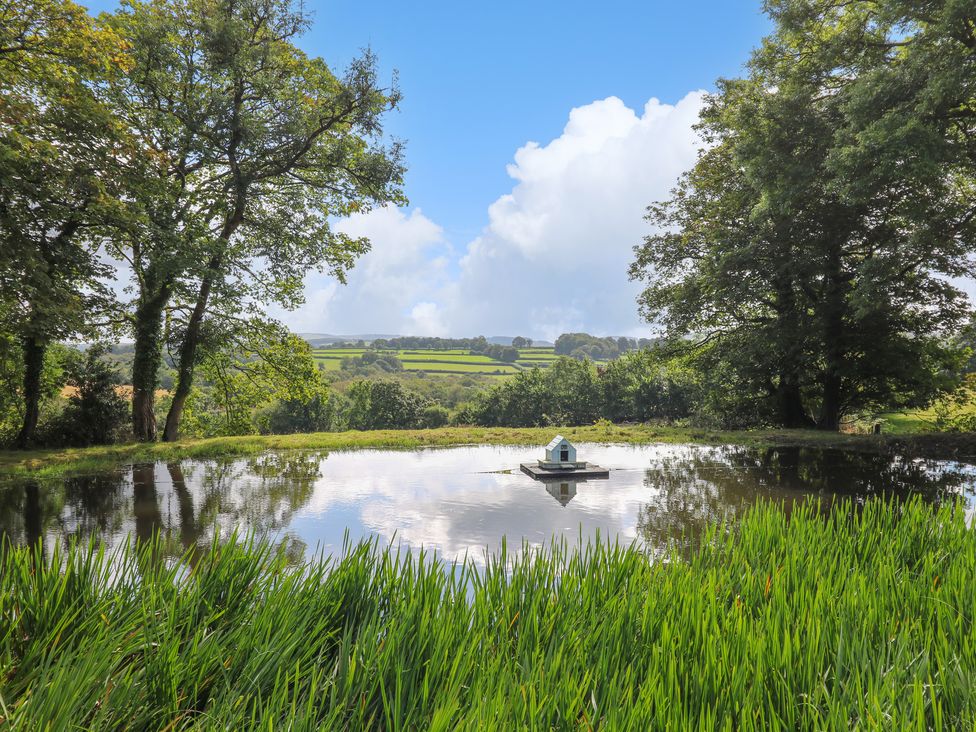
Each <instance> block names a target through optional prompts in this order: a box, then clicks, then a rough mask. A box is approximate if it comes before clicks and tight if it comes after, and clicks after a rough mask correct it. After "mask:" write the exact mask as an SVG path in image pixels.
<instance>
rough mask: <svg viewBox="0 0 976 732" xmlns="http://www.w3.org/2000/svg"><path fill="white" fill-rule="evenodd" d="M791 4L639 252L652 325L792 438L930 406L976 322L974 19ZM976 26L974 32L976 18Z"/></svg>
mask: <svg viewBox="0 0 976 732" xmlns="http://www.w3.org/2000/svg"><path fill="white" fill-rule="evenodd" d="M965 6H966V4H960V3H957V2H949V1H947V2H936V3H928V4H927V7H926V9H925V10H924V12H921V11H918V10H917V9H916V8H915V4H912V3H903V2H896V0H887V1H886V2H879V3H874V2H872V3H868V2H857V1H855V2H831V1H829V0H778V1H777V2H771V3H769V4H768V5H767V10H768V11H769V12H770V14H771V16H772V17H773V19H774V21H775V22H776V27H775V31H774V33H773V34H772V35H771V36H770V37H769V38H767V39H766V40H765V42H764V44H763V45H762V47H761V48H760V49H759V50H758V51H757V52H756V53H755V55H754V58H753V60H752V62H751V64H750V74H749V77H748V78H746V79H740V80H735V81H728V82H723V83H721V84H720V88H719V92H718V93H717V94H715V95H713V97H712V98H711V100H710V102H709V104H708V105H707V107H706V110H705V113H704V115H703V119H702V123H701V126H700V129H701V130H702V131H703V132H704V134H705V138H706V142H707V143H708V144H709V146H708V147H707V149H706V151H705V152H703V154H702V156H701V157H700V159H699V162H698V164H697V165H696V166H695V168H694V169H693V170H692V171H690V172H689V173H688V174H687V175H686V176H685V177H684V178H683V180H682V182H681V184H680V185H679V187H678V189H677V190H676V191H675V195H674V197H673V198H672V199H671V200H670V201H668V202H666V203H664V204H661V205H658V206H654V207H652V208H651V209H650V216H649V218H650V220H651V221H652V222H653V223H655V224H656V225H658V226H659V227H660V232H659V233H655V234H653V235H652V236H650V237H648V238H647V239H646V241H645V243H644V245H643V246H641V247H638V249H637V259H636V261H635V263H634V265H633V267H632V270H631V273H632V275H633V276H634V277H638V278H642V279H645V280H646V281H647V282H648V285H649V286H648V288H647V289H646V290H645V291H644V293H643V295H642V297H641V306H642V310H643V312H644V313H645V315H646V316H647V317H648V318H650V319H653V320H658V321H659V322H660V323H662V324H663V325H664V327H665V329H666V331H667V333H668V335H669V336H670V338H671V340H672V343H673V344H674V347H681V348H684V349H691V350H693V351H696V352H697V354H698V355H699V356H700V358H701V359H702V363H703V364H705V365H708V366H710V367H713V368H714V367H722V368H725V369H728V370H729V371H730V372H731V373H733V374H734V375H735V379H734V380H733V384H734V386H736V387H737V388H739V389H740V390H741V392H742V393H744V394H745V395H747V396H748V397H749V398H751V399H756V398H757V397H762V396H763V395H765V396H768V397H770V399H769V402H770V403H771V404H772V403H775V404H776V405H777V406H778V409H777V410H775V411H774V410H772V409H771V410H769V412H767V414H768V415H769V416H768V417H767V418H769V419H772V420H775V421H778V422H780V423H782V424H786V425H788V426H800V425H803V424H805V423H807V422H808V421H810V420H812V419H815V420H816V423H817V424H818V425H819V426H821V427H823V428H826V429H837V427H838V426H839V424H840V421H841V419H842V417H843V416H844V415H845V414H849V413H851V412H853V411H856V410H858V409H860V408H864V407H884V406H890V405H893V404H905V403H911V402H919V401H924V400H926V399H928V398H930V397H931V396H932V394H933V393H935V391H937V390H938V388H939V387H940V386H941V385H942V380H941V378H940V377H941V374H940V372H941V370H942V368H943V367H944V366H946V365H948V364H950V363H951V360H952V357H953V355H954V354H953V353H952V351H951V349H949V348H947V347H946V345H945V343H946V338H945V336H946V334H947V333H948V332H949V331H951V330H954V329H955V327H956V326H957V325H958V323H959V321H960V319H961V318H962V317H964V315H965V312H966V301H965V297H964V295H963V294H962V293H961V292H960V291H959V290H958V289H957V288H955V287H954V286H952V284H951V283H950V282H949V281H948V278H951V277H955V276H960V275H965V274H968V273H970V271H971V269H970V266H971V265H970V260H969V254H970V252H971V248H972V246H973V243H974V242H976V228H974V223H976V222H974V212H976V202H974V197H973V196H972V186H973V181H974V178H976V176H974V173H976V166H974V157H973V147H972V145H973V140H974V139H976V136H974V134H973V132H974V128H973V116H972V111H971V110H972V105H973V99H974V93H973V89H974V83H976V73H974V61H976V58H974V55H973V54H974V51H973V44H972V26H973V18H972V15H973V11H972V9H971V8H970V9H969V10H968V11H966V9H965ZM967 12H968V15H967V14H966V13H967Z"/></svg>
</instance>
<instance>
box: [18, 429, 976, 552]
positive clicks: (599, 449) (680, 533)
mask: <svg viewBox="0 0 976 732" xmlns="http://www.w3.org/2000/svg"><path fill="white" fill-rule="evenodd" d="M578 447H579V456H580V459H581V460H588V461H590V462H592V463H597V464H599V465H602V466H604V467H607V468H610V477H609V478H608V479H604V480H598V479H587V480H585V481H577V482H575V483H574V482H572V481H563V482H557V483H541V482H537V481H535V480H533V479H532V478H530V477H528V476H526V475H524V474H522V473H521V472H519V469H518V465H519V463H520V462H526V461H529V460H531V459H534V458H535V457H538V455H537V453H539V452H540V450H539V449H538V448H532V447H525V446H480V447H455V448H429V449H422V450H410V451H406V450H354V451H339V452H332V453H329V454H324V453H302V452H290V453H266V454H262V455H257V456H253V457H247V458H234V459H220V460H181V461H176V462H169V463H165V462H157V463H146V464H138V465H130V466H125V467H121V468H118V469H115V470H111V471H106V472H101V473H94V474H87V475H82V476H73V477H67V478H63V479H58V480H51V481H44V482H37V481H29V480H17V481H7V482H4V483H0V539H2V538H7V539H10V540H12V541H13V542H14V543H18V544H24V543H33V542H36V541H38V540H40V541H41V542H42V543H43V545H44V547H45V551H46V552H48V553H49V552H50V550H51V548H52V547H53V546H54V545H55V544H58V543H60V544H64V543H66V542H67V541H69V540H70V539H71V538H73V537H77V538H82V539H85V538H88V537H91V536H93V535H98V536H100V537H101V538H102V539H104V540H105V541H106V542H107V543H108V544H109V545H118V544H119V543H120V542H126V541H130V540H132V539H133V538H134V539H136V540H141V539H146V538H149V537H151V536H152V535H153V534H154V532H159V533H160V534H161V535H162V536H163V537H164V539H165V542H166V550H167V553H169V554H171V555H172V556H178V555H180V554H182V553H184V552H185V551H187V550H189V549H192V548H193V547H194V546H196V545H197V544H198V543H199V544H203V543H207V542H210V541H211V540H212V539H213V538H214V536H215V535H216V536H219V537H220V538H226V537H228V536H229V535H231V533H232V532H234V531H235V530H237V531H239V532H241V533H245V532H251V533H254V534H256V535H258V536H263V537H267V538H269V539H270V540H272V541H273V542H275V543H277V544H279V545H282V546H283V548H284V550H285V551H287V552H288V553H289V556H291V557H292V558H294V559H296V560H297V559H300V558H302V557H306V558H311V556H312V555H314V554H316V553H318V552H324V553H334V552H337V551H339V550H341V548H342V545H343V541H344V540H345V539H346V537H348V539H350V540H352V541H356V540H358V539H361V538H364V537H377V538H378V539H379V541H380V542H381V543H382V544H387V543H391V542H392V543H395V544H399V545H400V546H403V547H406V548H409V549H416V548H419V547H421V546H422V547H426V548H428V549H430V550H435V551H436V552H437V553H438V554H439V555H441V556H443V557H445V558H448V559H453V558H456V557H460V556H463V555H464V554H465V553H467V554H468V556H469V557H471V558H472V559H473V560H474V561H476V562H480V561H481V560H482V559H483V556H484V552H485V550H486V549H488V550H491V551H494V550H497V549H498V547H499V546H500V544H501V542H502V540H503V537H504V538H506V540H507V542H508V545H509V546H516V547H517V546H519V545H521V543H522V542H523V541H525V542H528V543H529V544H530V545H535V546H537V545H542V544H545V543H548V542H549V541H550V540H552V539H553V538H559V537H565V538H566V539H567V540H568V541H569V542H571V543H575V542H577V541H580V540H581V539H582V540H584V541H585V540H587V539H589V538H592V537H596V536H599V537H601V538H603V539H610V540H613V539H616V540H619V541H621V542H623V543H630V542H632V541H637V542H638V543H640V544H641V545H643V546H644V547H646V548H649V549H656V548H660V547H662V546H665V545H666V544H667V543H668V542H669V541H670V540H673V539H676V538H681V537H684V538H685V539H687V540H692V541H693V540H694V537H695V536H696V535H697V533H698V532H699V531H700V530H701V527H702V526H703V525H704V524H705V523H706V522H708V521H709V520H712V519H715V518H720V517H722V516H725V515H735V514H737V513H739V512H741V511H742V510H743V509H745V508H746V507H748V506H750V505H752V504H753V503H755V502H756V501H757V500H760V499H767V500H774V501H781V502H785V503H786V505H787V506H788V507H789V506H792V505H794V504H795V503H796V502H800V501H808V500H811V499H813V500H820V501H822V502H824V503H829V502H831V501H833V500H836V499H837V498H838V497H852V498H854V499H855V500H864V499H867V498H869V497H871V496H879V495H884V494H890V495H894V496H896V497H899V498H904V497H907V496H911V495H916V494H917V495H921V496H922V497H923V498H924V500H926V501H930V502H935V503H938V502H943V501H947V500H953V501H962V502H963V503H964V505H965V506H966V510H967V512H968V513H969V514H970V517H972V514H973V512H974V506H976V466H973V465H969V464H963V463H955V462H946V461H934V460H906V459H902V458H898V457H892V456H888V455H877V454H870V453H857V452H847V451H841V450H822V449H811V448H795V447H793V448H768V449H751V448H743V447H735V446H724V447H710V446H700V445H640V446H632V445H597V444H584V445H579V446H578Z"/></svg>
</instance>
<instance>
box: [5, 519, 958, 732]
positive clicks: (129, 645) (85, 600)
mask: <svg viewBox="0 0 976 732" xmlns="http://www.w3.org/2000/svg"><path fill="white" fill-rule="evenodd" d="M159 556H161V555H160V553H159V552H158V551H155V550H154V547H153V546H151V545H149V546H142V547H139V548H128V549H125V550H122V551H121V552H120V553H118V554H114V555H111V556H109V555H106V553H105V552H104V551H103V550H101V549H100V548H99V547H97V546H95V545H83V546H74V547H70V548H68V549H66V550H64V551H63V552H62V553H57V554H55V555H54V556H50V557H48V558H46V559H42V558H40V557H38V556H37V555H36V554H35V553H34V552H32V551H31V550H28V549H23V548H10V547H8V548H7V549H6V551H4V552H2V557H0V697H2V699H0V715H2V716H3V718H4V723H5V724H6V725H8V726H12V727H13V728H15V729H25V730H35V729H37V730H40V729H51V730H62V729H99V730H100V729H111V730H115V729H125V730H129V729H133V730H150V729H151V730H160V729H165V730H177V729H196V728H198V729H214V728H217V729H235V730H237V729H267V730H272V729H274V730H278V729H289V730H304V729H336V730H341V729H383V730H402V729H423V730H428V729H429V730H449V729H450V730H453V729H478V730H489V729H490V730H503V729H504V730H514V729H541V730H549V729H552V730H561V729H609V730H649V729H661V730H664V729H669V730H684V729H690V730H713V729H726V730H732V729H736V730H754V729H755V730H760V729H761V730H775V729H791V730H792V729H809V730H824V729H844V730H846V729H892V730H923V729H924V730H930V729H931V730H948V729H968V730H972V729H974V725H976V626H974V622H973V613H974V610H976V533H974V531H973V529H971V528H969V527H967V524H966V521H965V519H964V516H963V515H962V513H961V512H960V511H959V510H953V509H952V508H948V507H943V508H940V509H934V508H932V507H930V506H926V505H924V504H922V503H920V502H910V503H908V504H901V505H898V504H894V503H888V502H883V501H873V502H869V503H868V504H867V505H866V506H864V507H863V510H851V507H850V506H846V507H840V508H839V509H835V510H833V511H832V512H830V513H829V514H827V515H826V516H824V515H822V514H821V513H819V512H818V510H817V508H816V507H815V506H808V507H799V508H795V509H793V511H792V513H791V514H790V515H789V516H787V515H786V513H785V512H784V511H783V509H782V508H780V507H778V506H775V505H769V504H765V505H760V506H758V507H757V508H755V509H753V510H752V511H751V512H749V513H748V514H747V515H746V516H745V517H744V518H743V519H742V520H741V521H740V522H739V523H737V524H736V525H734V526H733V525H722V524H718V525H715V526H712V527H711V528H710V529H709V530H708V531H707V532H706V535H705V538H704V541H703V542H702V545H701V547H700V548H699V549H697V550H695V551H694V552H692V553H690V554H688V555H686V556H679V555H678V554H673V555H671V556H670V558H669V559H668V560H667V561H650V560H648V558H647V556H646V555H644V554H642V553H641V552H640V551H638V550H637V549H635V548H632V547H620V546H616V545H612V544H605V543H604V544H600V543H595V544H589V545H585V546H582V547H580V548H569V547H567V546H566V545H565V544H555V545H552V546H550V547H547V548H546V549H544V550H541V551H516V552H510V553H505V552H502V553H501V554H499V555H495V556H492V557H490V559H489V561H488V565H487V568H486V569H484V568H482V569H478V568H476V567H474V566H473V565H471V564H464V563H462V564H458V565H447V564H444V563H442V562H440V561H438V560H437V559H436V558H434V557H431V556H429V555H427V554H424V553H419V552H418V553H416V554H410V553H408V552H397V551H396V550H393V549H390V548H385V547H377V546H376V545H375V544H369V543H366V544H359V545H354V546H349V547H348V548H347V549H346V550H345V551H344V552H343V554H342V556H340V557H337V558H335V559H334V560H325V561H316V562H312V563H309V564H306V565H303V566H301V567H297V568H296V567H294V566H288V565H287V564H286V563H285V561H284V560H283V559H282V558H281V557H279V556H277V555H276V554H275V552H274V551H273V550H272V549H270V548H269V547H267V546H265V545H261V544H255V543H249V542H236V543H234V542H232V543H227V544H223V545H217V544H215V545H212V546H210V547H209V548H204V549H203V550H201V551H200V552H199V553H198V554H196V555H188V556H187V557H185V559H184V561H182V562H178V563H167V562H164V561H162V560H161V559H159ZM4 723H0V727H2V726H3V724H4Z"/></svg>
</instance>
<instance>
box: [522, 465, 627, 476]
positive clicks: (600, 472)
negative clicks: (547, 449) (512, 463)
mask: <svg viewBox="0 0 976 732" xmlns="http://www.w3.org/2000/svg"><path fill="white" fill-rule="evenodd" d="M519 467H520V468H521V469H522V472H523V473H525V474H526V475H530V476H532V477H533V478H535V479H536V480H574V479H576V478H609V477H610V471H609V470H608V469H607V468H601V467H600V466H599V465H587V466H586V467H585V468H555V469H550V468H542V467H540V466H539V464H538V462H535V463H522V464H521V465H520V466H519Z"/></svg>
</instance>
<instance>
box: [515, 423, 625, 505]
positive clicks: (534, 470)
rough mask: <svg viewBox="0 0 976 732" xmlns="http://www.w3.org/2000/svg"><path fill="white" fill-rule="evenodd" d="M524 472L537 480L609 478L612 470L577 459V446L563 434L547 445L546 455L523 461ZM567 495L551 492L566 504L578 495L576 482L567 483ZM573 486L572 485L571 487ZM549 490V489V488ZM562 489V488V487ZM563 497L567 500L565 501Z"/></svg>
mask: <svg viewBox="0 0 976 732" xmlns="http://www.w3.org/2000/svg"><path fill="white" fill-rule="evenodd" d="M519 467H520V468H521V470H522V472H523V473H525V474H526V475H530V476H532V477H533V478H535V479H536V480H545V481H548V480H559V481H562V480H566V479H567V478H570V479H571V478H609V477H610V471H609V470H607V469H606V468H601V467H600V466H599V465H593V464H591V463H587V462H586V461H584V460H577V459H576V448H575V447H573V443H571V442H570V441H569V440H567V439H566V438H565V437H563V436H562V435H556V436H555V437H553V438H552V442H550V443H549V444H548V445H546V456H545V457H544V458H543V459H541V460H537V461H535V462H532V463H522V464H521V465H520V466H519ZM565 485H566V491H567V493H566V495H562V493H560V495H556V494H555V493H552V490H550V491H549V492H550V493H552V495H553V496H554V497H555V498H556V499H557V500H558V501H559V502H560V503H562V504H563V505H564V506H565V505H566V503H569V501H570V500H572V497H573V496H575V495H576V484H575V483H573V484H569V483H566V484H565ZM570 486H572V487H570ZM547 490H549V489H548V488H547ZM560 490H562V489H560ZM563 498H565V499H566V502H565V503H563Z"/></svg>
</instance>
